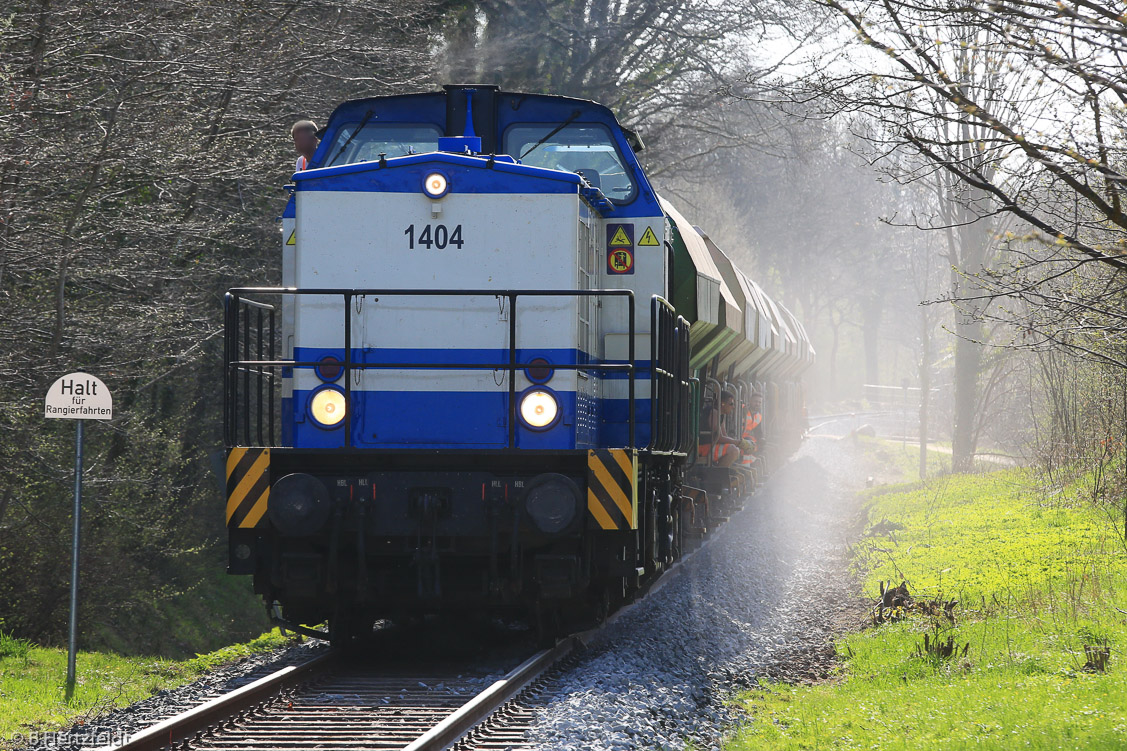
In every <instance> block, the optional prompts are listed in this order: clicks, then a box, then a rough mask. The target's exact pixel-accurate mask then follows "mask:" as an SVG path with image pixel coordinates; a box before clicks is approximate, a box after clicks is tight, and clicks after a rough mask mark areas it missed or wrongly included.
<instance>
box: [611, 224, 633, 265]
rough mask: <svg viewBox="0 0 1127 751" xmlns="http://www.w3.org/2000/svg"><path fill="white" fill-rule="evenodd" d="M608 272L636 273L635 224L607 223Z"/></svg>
mask: <svg viewBox="0 0 1127 751" xmlns="http://www.w3.org/2000/svg"><path fill="white" fill-rule="evenodd" d="M607 273H608V274H633V273H634V225H633V224H608V225H607Z"/></svg>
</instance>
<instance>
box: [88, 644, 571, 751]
mask: <svg viewBox="0 0 1127 751" xmlns="http://www.w3.org/2000/svg"><path fill="white" fill-rule="evenodd" d="M580 644H581V642H580V639H579V637H575V636H573V637H569V638H567V639H565V640H564V641H562V642H560V643H559V644H558V645H557V646H555V647H553V648H551V649H545V650H542V651H540V652H537V653H536V654H534V655H532V656H531V657H529V658H528V659H527V660H525V661H524V662H522V663H521V664H520V665H518V666H517V667H515V668H514V669H512V670H511V671H509V672H508V673H507V674H505V675H503V676H501V677H492V678H491V677H490V676H483V675H472V674H466V673H458V672H455V671H454V670H450V671H444V670H431V671H427V672H419V671H409V670H406V669H402V668H390V669H388V668H378V667H376V668H373V667H370V666H365V665H363V664H362V663H360V664H356V663H352V662H351V661H350V660H349V659H348V657H347V656H346V655H344V654H342V653H341V652H340V651H339V650H334V651H331V652H327V653H325V654H323V655H321V656H319V657H316V658H314V659H312V660H310V661H308V662H305V663H303V664H301V665H297V666H291V667H287V668H283V669H282V670H279V671H277V672H275V673H272V674H270V675H268V676H265V677H263V678H261V679H259V680H257V681H255V682H253V683H251V684H248V685H246V686H243V687H242V688H239V689H237V690H235V691H233V692H231V693H228V694H224V695H223V696H220V697H217V698H215V699H213V700H211V701H209V702H206V703H204V704H201V705H199V706H197V707H195V708H193V709H191V710H189V711H187V712H184V713H182V714H180V715H176V716H175V717H171V718H169V719H167V720H164V721H163V722H160V723H158V724H156V725H153V726H152V727H150V728H147V729H145V730H143V731H141V732H139V733H137V734H135V735H133V736H132V737H130V738H128V739H127V740H126V741H125V742H124V743H121V744H118V745H114V746H107V747H105V748H104V749H101V750H100V751H111V749H112V750H113V751H155V750H156V749H168V748H176V749H201V750H203V749H207V750H208V751H223V750H229V751H236V750H237V751H267V750H269V751H278V750H279V749H307V748H317V749H324V750H326V751H335V750H337V749H339V750H340V751H346V750H353V749H406V750H407V751H439V750H440V749H445V748H448V747H450V746H452V745H453V744H455V743H457V744H458V745H457V746H456V748H458V749H464V750H465V751H470V750H471V749H473V750H477V749H481V750H485V749H517V748H521V747H522V746H525V745H526V744H524V743H523V742H522V739H523V736H524V731H525V730H526V729H527V727H528V726H529V725H530V723H531V721H532V717H533V711H532V710H531V709H529V708H528V707H525V706H523V705H521V704H520V703H519V701H514V700H515V699H517V698H519V697H520V696H521V695H523V694H527V693H530V692H531V693H535V691H536V690H537V689H538V687H539V685H540V684H542V683H543V681H542V680H541V681H539V682H538V681H537V679H539V678H541V676H543V675H544V673H545V672H546V671H548V670H549V669H551V668H552V666H554V665H557V664H559V663H560V662H561V661H562V660H564V659H565V658H566V657H567V656H568V655H570V654H571V653H572V652H573V650H574V649H575V648H576V647H577V646H579V645H580ZM471 731H473V732H472V733H471ZM467 734H469V735H467Z"/></svg>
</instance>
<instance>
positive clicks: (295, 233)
mask: <svg viewBox="0 0 1127 751" xmlns="http://www.w3.org/2000/svg"><path fill="white" fill-rule="evenodd" d="M296 236H297V230H294V231H292V232H290V239H289V240H286V245H297V242H295V241H294V238H295V237H296Z"/></svg>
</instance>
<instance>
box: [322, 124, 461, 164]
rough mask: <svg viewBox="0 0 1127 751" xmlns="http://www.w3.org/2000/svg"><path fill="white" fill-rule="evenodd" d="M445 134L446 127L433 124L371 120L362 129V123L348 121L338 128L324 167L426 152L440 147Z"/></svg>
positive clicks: (327, 152)
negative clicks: (381, 155)
mask: <svg viewBox="0 0 1127 751" xmlns="http://www.w3.org/2000/svg"><path fill="white" fill-rule="evenodd" d="M358 128H359V132H357V129H358ZM354 133H355V134H356V135H355V137H353V134H354ZM441 135H442V130H441V129H440V128H439V127H438V126H437V125H431V124H430V123H377V122H368V123H365V124H364V126H363V127H362V128H361V127H360V123H348V124H347V125H343V126H341V127H340V129H338V130H337V133H336V136H335V137H334V138H333V142H332V143H331V144H330V145H329V150H328V151H326V152H325V154H326V156H325V164H324V165H323V166H325V167H328V166H334V165H340V164H352V163H353V162H371V161H375V160H376V159H379V158H380V154H386V155H387V156H389V157H396V156H406V155H408V154H424V153H426V152H428V151H435V150H437V149H438V137H439V136H441ZM342 149H343V150H342Z"/></svg>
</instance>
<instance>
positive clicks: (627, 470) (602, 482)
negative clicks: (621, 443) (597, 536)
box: [587, 449, 638, 529]
mask: <svg viewBox="0 0 1127 751" xmlns="http://www.w3.org/2000/svg"><path fill="white" fill-rule="evenodd" d="M637 477H638V458H637V453H636V452H634V451H627V450H626V449H598V450H592V451H588V452H587V512H588V513H589V514H590V515H591V517H592V518H593V519H594V520H595V523H596V524H598V525H599V528H600V529H637V528H638V488H637Z"/></svg>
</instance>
